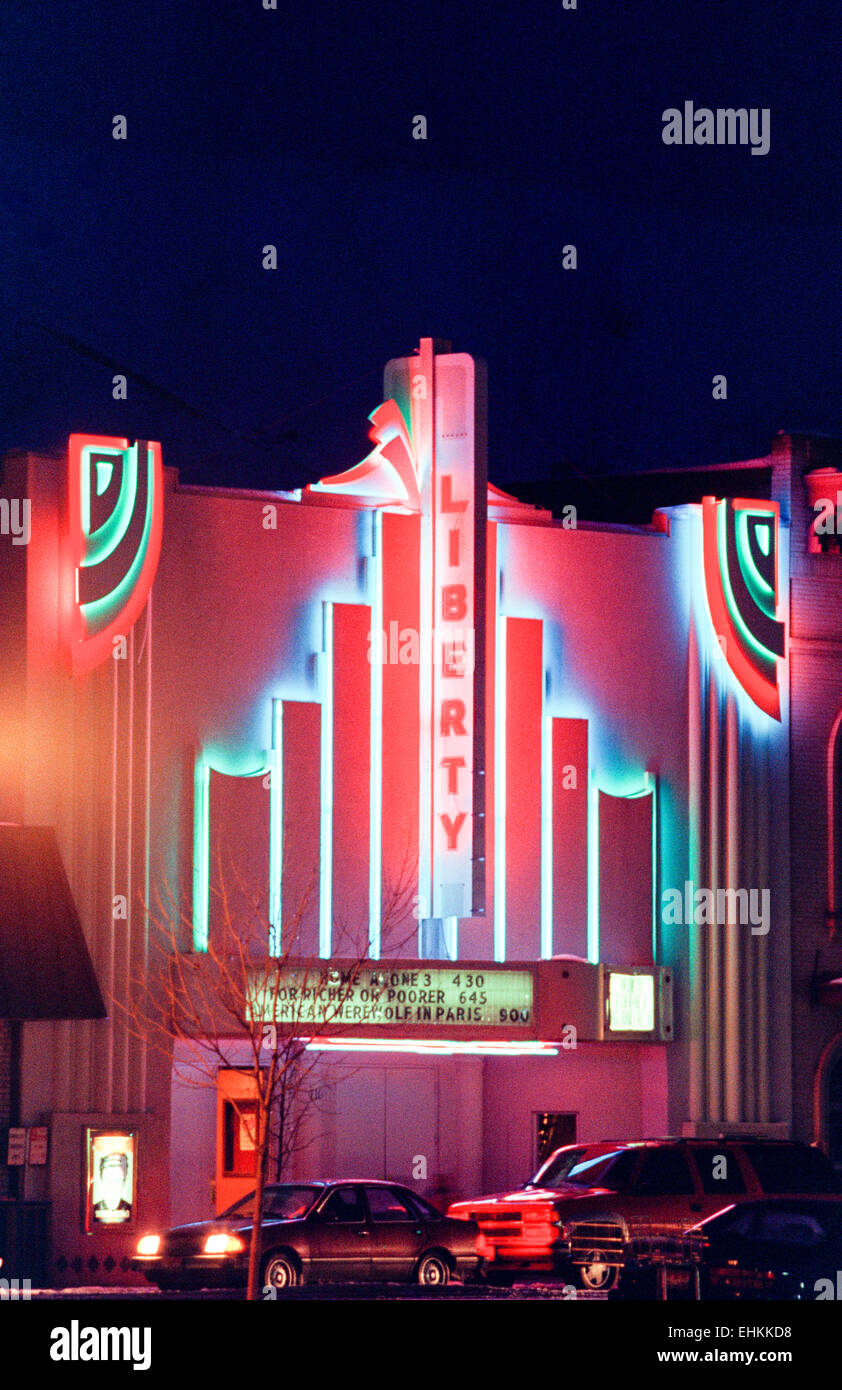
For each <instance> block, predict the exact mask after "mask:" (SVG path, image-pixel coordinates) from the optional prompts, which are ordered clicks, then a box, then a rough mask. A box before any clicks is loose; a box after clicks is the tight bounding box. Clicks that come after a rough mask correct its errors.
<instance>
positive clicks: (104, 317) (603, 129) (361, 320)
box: [0, 0, 842, 487]
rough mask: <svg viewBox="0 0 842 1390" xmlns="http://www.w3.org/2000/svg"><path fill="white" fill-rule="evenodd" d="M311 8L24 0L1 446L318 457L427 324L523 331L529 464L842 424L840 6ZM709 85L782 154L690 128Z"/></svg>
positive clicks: (513, 386)
mask: <svg viewBox="0 0 842 1390" xmlns="http://www.w3.org/2000/svg"><path fill="white" fill-rule="evenodd" d="M278 3H279V9H278V10H277V11H274V12H273V11H265V10H263V8H262V3H261V0H177V3H174V0H122V3H120V0H115V3H109V4H102V3H101V0H65V3H62V0H3V4H2V6H0V138H2V157H0V203H1V204H2V209H3V222H2V233H0V276H1V279H0V283H2V306H3V332H2V338H1V339H0V344H1V345H0V451H3V450H5V449H7V448H11V447H14V446H28V447H31V448H60V447H63V444H64V441H65V439H66V436H67V434H68V433H70V432H71V431H72V430H74V429H86V430H94V431H98V432H103V433H107V434H118V433H119V434H128V435H130V436H133V437H134V436H147V437H153V438H158V439H160V440H161V441H162V444H163V449H164V459H165V462H167V463H169V464H174V465H176V466H178V467H179V468H180V470H181V474H182V478H183V479H185V480H188V481H194V482H218V483H224V484H227V485H230V486H265V487H288V486H291V485H294V484H296V483H300V482H302V481H307V480H310V479H312V478H314V477H316V476H317V475H319V474H320V473H325V472H334V471H336V470H337V468H340V467H344V466H347V465H349V464H351V463H353V462H354V461H356V459H358V458H359V457H361V456H362V454H363V453H364V452H365V451H366V448H367V444H366V440H367V424H366V418H365V417H366V415H367V413H368V411H369V410H371V409H372V408H373V407H374V406H375V405H376V404H377V403H378V401H379V399H380V379H381V370H382V366H383V363H384V362H385V360H386V359H387V358H389V357H391V356H396V355H401V354H403V353H406V352H408V351H410V350H411V349H412V347H413V346H414V345H415V343H416V342H417V339H418V337H419V336H420V335H422V334H423V335H428V334H429V335H434V336H440V337H447V338H450V339H451V340H452V342H453V344H454V347H455V348H456V349H457V350H465V351H469V352H472V353H474V354H476V355H478V356H482V357H485V359H486V360H487V362H488V371H489V397H490V407H489V415H490V470H491V474H492V476H493V477H494V478H495V479H496V480H498V481H501V482H503V483H504V484H505V483H507V482H508V483H515V482H516V480H517V479H518V478H532V477H556V476H558V475H559V474H560V473H563V472H564V471H565V470H568V469H570V470H573V471H579V470H584V471H596V472H604V471H610V470H614V469H636V468H645V467H658V466H674V465H679V466H680V465H682V464H694V463H695V464H702V463H710V462H718V461H724V460H727V459H731V458H737V457H750V456H752V455H755V454H760V453H765V452H766V450H767V448H768V445H769V442H770V439H771V437H772V435H773V434H774V432H775V431H776V430H777V429H779V428H782V427H787V428H793V429H815V430H818V431H822V432H825V433H840V434H842V403H840V385H841V384H842V337H841V336H840V303H841V302H842V300H840V289H841V288H842V286H841V285H840V278H841V277H840V270H839V266H840V255H842V245H840V220H842V219H841V218H840V214H842V192H840V183H841V182H842V164H841V163H840V158H839V150H838V143H839V138H840V125H841V124H842V121H840V117H841V116H842V100H840V68H842V7H840V6H839V4H838V3H823V0H818V2H817V3H811V4H810V5H807V6H804V5H800V4H797V3H795V0H792V3H783V0H762V3H760V0H740V3H736V4H731V3H723V2H722V0H720V3H718V4H714V3H712V0H707V2H706V3H701V0H681V3H680V4H679V3H676V0H662V2H661V3H659V0H646V3H641V4H634V3H633V2H632V0H579V3H578V8H577V9H576V10H575V11H566V10H564V9H563V8H562V5H561V0H555V3H552V4H545V3H543V2H542V0H539V3H531V0H521V3H518V4H514V3H512V4H506V5H503V4H498V3H492V4H490V5H486V6H479V5H465V4H456V3H453V0H451V3H448V4H438V3H430V4H427V5H414V4H402V5H395V4H394V3H392V4H390V5H384V4H381V3H379V0H367V2H366V3H364V4H359V5H352V4H348V3H343V4H321V3H318V0H317V3H315V4H313V5H309V6H298V5H296V6H292V5H289V4H288V3H287V0H278ZM685 100H692V101H694V102H695V104H696V106H710V107H716V106H746V107H769V108H770V111H771V150H770V153H769V154H768V155H766V156H762V157H758V156H752V155H751V154H750V151H749V149H748V148H746V147H739V146H738V147H735V148H718V147H713V148H711V147H696V146H691V147H689V148H684V147H678V148H676V147H670V146H665V145H664V144H663V143H662V140H661V129H662V121H661V113H662V111H663V110H664V109H666V108H667V107H671V106H678V107H681V106H682V104H683V102H684V101H685ZM117 113H120V114H123V115H125V116H126V117H127V120H128V139H127V140H125V141H115V140H113V139H112V137H111V123H112V117H113V116H114V115H115V114H117ZM416 114H423V115H425V116H426V118H427V122H428V139H427V140H426V141H425V142H422V141H416V140H413V139H412V117H413V116H414V115H416ZM270 242H271V243H275V244H276V245H277V246H278V252H279V268H278V270H277V271H274V272H269V271H265V270H263V269H262V268H261V248H262V247H263V246H264V244H266V243H270ZM567 243H574V244H575V245H576V246H577V248H578V259H579V268H578V269H577V270H576V271H575V272H565V271H564V270H563V269H562V266H561V248H562V247H563V246H564V245H565V244H567ZM112 363H113V364H115V365H114V366H111V365H110V364H112ZM121 369H122V370H123V371H125V372H126V373H127V374H128V375H129V399H128V401H127V402H115V401H113V400H112V398H111V377H112V374H113V372H114V371H116V370H121ZM719 372H722V373H725V374H726V375H727V378H728V400H727V401H725V402H722V401H714V400H713V398H712V386H711V379H712V377H713V375H714V374H715V373H719ZM181 403H183V404H181ZM185 407H189V409H188V408H185Z"/></svg>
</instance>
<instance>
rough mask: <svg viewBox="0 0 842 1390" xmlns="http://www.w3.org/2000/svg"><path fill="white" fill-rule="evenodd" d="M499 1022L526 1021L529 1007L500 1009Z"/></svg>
mask: <svg viewBox="0 0 842 1390" xmlns="http://www.w3.org/2000/svg"><path fill="white" fill-rule="evenodd" d="M499 1021H500V1022H501V1023H528V1022H529V1009H501V1010H500V1020H499Z"/></svg>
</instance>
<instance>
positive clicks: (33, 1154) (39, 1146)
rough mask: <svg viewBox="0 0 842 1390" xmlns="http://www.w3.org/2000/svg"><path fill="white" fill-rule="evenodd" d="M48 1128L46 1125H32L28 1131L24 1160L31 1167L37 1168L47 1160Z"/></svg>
mask: <svg viewBox="0 0 842 1390" xmlns="http://www.w3.org/2000/svg"><path fill="white" fill-rule="evenodd" d="M49 1133H50V1131H49V1129H48V1128H47V1126H46V1125H34V1126H33V1127H32V1129H30V1130H29V1131H28V1139H27V1146H26V1161H27V1163H28V1164H29V1165H30V1167H32V1168H39V1167H41V1166H42V1165H43V1164H45V1163H46V1162H47V1149H48V1145H49Z"/></svg>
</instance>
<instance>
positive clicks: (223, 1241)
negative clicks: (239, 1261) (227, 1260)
mask: <svg viewBox="0 0 842 1390" xmlns="http://www.w3.org/2000/svg"><path fill="white" fill-rule="evenodd" d="M245 1248H246V1246H245V1241H242V1240H240V1237H239V1236H231V1235H227V1234H226V1233H225V1232H224V1231H223V1232H220V1233H218V1234H217V1235H212V1236H208V1237H207V1239H206V1241H205V1254H206V1255H238V1254H239V1253H240V1251H241V1250H245Z"/></svg>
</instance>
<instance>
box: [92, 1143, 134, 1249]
mask: <svg viewBox="0 0 842 1390" xmlns="http://www.w3.org/2000/svg"><path fill="white" fill-rule="evenodd" d="M85 1153H86V1164H85V1168H86V1178H85V1230H86V1231H97V1230H103V1229H104V1228H105V1227H107V1226H123V1227H130V1226H131V1225H132V1223H133V1221H134V1216H135V1191H136V1188H135V1171H136V1157H137V1135H136V1133H135V1131H134V1130H122V1131H120V1130H113V1129H108V1130H103V1129H86V1130H85Z"/></svg>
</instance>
